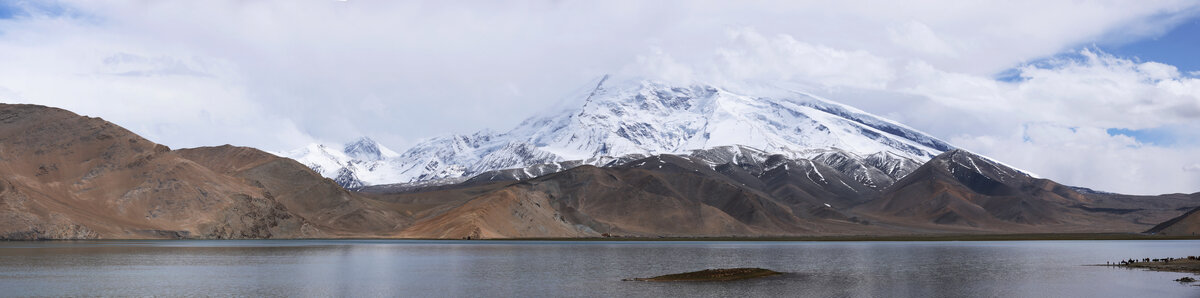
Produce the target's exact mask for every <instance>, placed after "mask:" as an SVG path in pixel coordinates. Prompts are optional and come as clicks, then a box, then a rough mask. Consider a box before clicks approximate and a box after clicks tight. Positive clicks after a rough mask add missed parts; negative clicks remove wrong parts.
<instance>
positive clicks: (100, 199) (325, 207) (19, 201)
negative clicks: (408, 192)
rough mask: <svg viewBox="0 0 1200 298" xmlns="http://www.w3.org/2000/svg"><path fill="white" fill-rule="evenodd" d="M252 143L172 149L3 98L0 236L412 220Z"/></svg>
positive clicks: (306, 233) (280, 232) (376, 225)
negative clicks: (257, 147) (6, 102)
mask: <svg viewBox="0 0 1200 298" xmlns="http://www.w3.org/2000/svg"><path fill="white" fill-rule="evenodd" d="M401 212H402V211H400V210H398V209H397V208H392V207H391V206H387V205H386V204H385V203H382V202H378V201H373V200H370V199H367V198H364V197H362V196H361V195H358V194H356V193H351V192H348V191H346V190H345V189H343V188H341V187H340V186H338V185H337V184H336V183H334V182H333V181H331V180H329V179H326V178H324V177H321V176H320V175H319V174H317V173H315V172H313V171H312V170H311V169H309V168H308V167H307V166H304V165H301V164H299V163H297V162H295V161H293V160H290V159H285V158H279V157H276V156H274V155H272V154H269V153H266V152H263V151H259V150H257V149H253V148H245V147H233V146H220V147H205V148H193V149H183V150H174V151H172V150H170V149H168V148H167V147H166V146H162V145H158V144H155V143H153V142H151V141H149V140H146V139H143V138H141V137H140V136H138V135H136V134H133V133H132V132H130V131H128V130H125V129H124V128H121V127H119V126H117V125H114V124H112V123H110V122H107V121H104V120H102V119H99V118H89V117H82V116H79V115H76V114H74V113H71V112H68V111H65V110H61V109H56V108H49V107H43V106H35V105H7V104H4V105H0V214H3V216H0V239H92V238H202V239H210V238H217V239H231V238H254V239H258V238H304V237H338V236H356V237H368V236H388V235H391V234H394V233H395V232H396V231H397V230H399V229H400V228H402V227H404V226H405V225H407V224H408V223H409V222H411V218H410V217H408V216H407V215H403V214H401Z"/></svg>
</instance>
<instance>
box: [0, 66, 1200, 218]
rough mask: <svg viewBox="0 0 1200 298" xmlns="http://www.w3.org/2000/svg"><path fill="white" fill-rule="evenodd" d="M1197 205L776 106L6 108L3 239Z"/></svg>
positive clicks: (1077, 211)
mask: <svg viewBox="0 0 1200 298" xmlns="http://www.w3.org/2000/svg"><path fill="white" fill-rule="evenodd" d="M1198 206H1200V193H1194V194H1167V195H1160V196H1131V195H1121V194H1112V193H1104V192H1097V191H1092V190H1088V189H1084V188H1077V187H1071V186H1066V185H1062V184H1059V183H1056V182H1054V181H1051V180H1048V179H1042V178H1039V177H1036V176H1034V175H1032V174H1029V173H1027V172H1025V171H1022V170H1019V169H1016V168H1013V167H1010V166H1007V165H1005V164H1003V163H1000V162H998V161H995V160H992V159H990V158H987V157H984V156H980V155H977V154H974V153H971V152H968V151H966V150H962V149H958V148H955V147H953V146H951V145H949V144H947V143H945V142H942V141H940V140H937V139H936V138H933V137H931V136H929V135H926V134H924V133H921V132H919V131H916V130H914V129H911V128H908V127H906V126H903V125H901V124H898V123H895V122H892V121H890V120H886V119H883V118H881V117H878V116H873V115H870V114H868V113H866V112H863V111H860V110H857V109H854V108H852V107H848V106H845V105H841V104H837V103H834V102H832V101H829V100H826V99H822V98H819V97H816V96H813V95H810V94H807V93H804V92H801V91H794V90H789V89H786V88H778V87H774V86H750V87H747V86H738V87H717V86H713V85H707V84H691V85H684V86H677V85H672V84H667V83H663V82H655V81H649V80H640V79H623V80H618V79H613V78H608V77H605V78H603V79H600V80H597V82H595V84H592V85H590V86H589V88H587V89H585V90H584V91H581V92H580V93H579V94H577V95H575V96H572V97H570V98H568V100H566V101H564V103H562V104H560V107H557V108H554V109H550V110H549V111H548V112H546V113H543V114H542V115H538V116H535V117H532V118H530V119H528V120H526V121H524V122H522V123H521V124H520V125H518V126H517V127H516V128H514V129H512V130H509V131H507V132H504V133H492V132H488V131H483V132H478V133H474V134H470V135H455V136H447V137H440V138H433V139H428V140H425V141H422V142H420V143H418V144H416V145H414V146H412V147H411V148H409V149H407V150H404V151H399V152H397V151H392V150H390V149H388V148H386V147H384V146H381V145H380V144H378V143H377V142H375V141H373V140H371V139H369V138H361V139H359V140H356V141H354V142H351V143H349V144H345V145H333V144H311V145H309V146H306V147H304V148H300V149H297V150H293V151H289V152H281V153H275V154H272V153H267V152H264V151H261V150H258V149H254V148H248V147H237V146H230V145H224V146H216V147H201V148H188V149H177V150H171V149H170V148H167V147H166V146H163V145H159V144H155V143H153V142H152V141H150V140H146V139H144V138H141V137H140V136H138V135H136V134H134V133H132V132H130V131H128V130H125V129H124V128H121V127H119V126H117V125H115V124H112V123H110V122H107V121H104V120H103V119H99V118H91V117H85V116H79V115H76V114H74V113H72V112H69V111H66V110H62V109H57V108H51V107H43V106H35V105H8V104H0V213H2V214H4V216H3V217H0V239H95V238H101V239H114V238H115V239H128V238H200V239H230V238H238V239H240V238H344V237H353V238H439V239H447V238H448V239H462V238H467V239H477V238H547V237H548V238H558V237H602V236H633V237H673V236H678V237H713V236H734V237H762V236H813V235H914V234H946V233H953V234H962V233H968V234H995V233H1137V232H1150V233H1158V234H1165V235H1190V234H1193V233H1195V232H1196V230H1197V228H1198V226H1197V225H1196V218H1197V216H1196V214H1197V212H1196V211H1195V210H1196V209H1195V208H1198Z"/></svg>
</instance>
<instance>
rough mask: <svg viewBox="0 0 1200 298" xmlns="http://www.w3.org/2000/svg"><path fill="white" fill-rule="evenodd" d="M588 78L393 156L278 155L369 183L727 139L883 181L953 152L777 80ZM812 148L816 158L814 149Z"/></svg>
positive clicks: (596, 160)
mask: <svg viewBox="0 0 1200 298" xmlns="http://www.w3.org/2000/svg"><path fill="white" fill-rule="evenodd" d="M592 86H594V87H591V88H588V89H586V90H585V91H583V92H580V93H579V94H577V95H575V96H572V97H570V98H568V99H567V100H566V101H564V103H563V104H560V106H559V107H558V108H556V109H552V110H551V111H549V112H547V113H543V114H541V115H537V116H534V117H531V118H529V119H527V120H525V121H524V122H522V123H521V124H520V125H518V126H517V127H516V128H514V129H512V130H509V131H508V132H503V133H496V132H492V131H486V130H485V131H481V132H477V133H474V134H470V135H451V136H445V137H437V138H432V139H428V140H425V141H423V142H420V143H418V144H416V145H415V146H413V147H412V148H410V149H408V150H406V151H404V152H403V153H400V154H397V155H395V156H393V155H390V154H387V153H385V152H383V150H385V149H380V150H379V153H375V151H373V150H371V148H382V147H379V146H378V144H375V143H374V142H367V143H369V144H368V145H369V146H363V147H359V146H356V144H357V143H352V144H348V145H346V146H337V147H335V146H328V145H310V146H308V147H306V148H303V149H300V150H296V151H293V152H288V153H286V154H285V156H287V157H292V158H295V159H297V160H300V161H301V162H302V163H305V164H308V165H310V166H313V167H314V169H318V172H321V174H322V175H325V176H326V177H331V178H335V179H338V180H342V179H339V177H343V178H345V179H344V180H346V181H348V182H352V181H355V180H357V181H360V182H361V183H362V184H364V185H373V184H383V183H410V182H420V181H429V180H434V179H444V178H459V179H465V178H469V177H470V176H473V175H476V174H479V173H484V172H488V171H493V170H499V169H515V168H525V167H534V168H535V169H538V170H536V171H535V172H543V171H549V172H554V171H556V170H555V168H562V167H564V166H567V167H569V166H574V165H579V164H593V165H603V164H604V163H611V162H612V161H613V160H614V158H613V157H622V156H627V155H642V156H648V155H654V154H684V155H686V154H691V153H692V152H693V151H695V150H700V149H710V148H716V147H722V146H737V147H739V148H740V147H748V148H754V149H757V150H761V151H762V152H767V153H770V154H783V155H785V156H789V157H792V158H808V159H816V160H821V161H822V162H825V161H828V162H831V163H837V162H844V161H846V160H849V159H847V158H844V157H843V158H838V157H837V156H834V155H831V154H832V153H830V152H835V151H836V152H841V153H842V154H843V155H846V156H853V157H854V158H853V160H854V161H855V162H856V163H864V162H866V161H867V160H874V161H875V162H876V163H880V164H879V165H877V166H871V167H862V165H861V164H847V165H844V167H855V168H859V169H862V171H863V173H861V174H860V175H858V176H857V177H856V178H855V179H862V180H863V181H864V182H869V181H873V180H872V179H885V180H893V179H894V178H885V177H893V176H895V174H896V173H894V172H893V173H882V172H883V171H882V170H880V169H886V168H887V167H888V166H892V167H893V168H897V169H898V167H896V165H897V164H898V163H905V161H904V160H908V161H907V162H910V163H911V162H924V161H926V160H929V159H930V158H932V157H933V156H936V155H937V154H939V153H941V152H943V151H946V150H951V149H954V148H953V147H952V146H950V145H949V144H947V143H945V142H942V141H940V140H938V139H936V138H933V137H931V136H929V135H926V134H924V133H921V132H919V131H916V130H914V129H911V128H908V127H906V126H904V125H901V124H898V123H895V122H892V121H890V120H886V119H883V118H881V117H878V116H874V115H871V114H868V113H866V112H863V111H861V110H858V109H855V108H852V107H849V106H845V105H842V104H838V103H835V102H832V101H829V100H826V99H823V98H820V97H817V96H815V95H812V94H809V93H805V92H802V91H795V90H789V89H786V88H778V87H771V86H766V87H763V86H751V87H746V86H737V87H731V86H725V87H722V86H714V85H707V84H686V85H676V84H669V83H664V82H659V81H653V80H644V79H616V78H610V77H608V76H606V77H604V78H602V79H600V80H598V81H597V82H596V83H595V84H594V85H592ZM365 140H368V141H369V139H365ZM359 143H361V142H359ZM831 150H835V151H831ZM351 152H355V153H353V154H352V153H351ZM822 154H825V155H827V156H826V157H825V158H824V159H820V158H818V156H819V155H822ZM565 161H573V162H571V163H563V162H565ZM545 164H549V166H546V165H545ZM539 165H543V166H539ZM342 168H345V169H347V170H348V171H341V169H342ZM903 168H905V169H910V168H915V167H909V166H908V165H905V167H903ZM339 171H341V172H343V173H342V174H343V175H339V173H338V172H339ZM531 174H533V173H531ZM881 175H882V176H881ZM349 176H357V179H351V178H350V177H349ZM887 183H888V184H890V181H889V182H887ZM344 185H345V184H344Z"/></svg>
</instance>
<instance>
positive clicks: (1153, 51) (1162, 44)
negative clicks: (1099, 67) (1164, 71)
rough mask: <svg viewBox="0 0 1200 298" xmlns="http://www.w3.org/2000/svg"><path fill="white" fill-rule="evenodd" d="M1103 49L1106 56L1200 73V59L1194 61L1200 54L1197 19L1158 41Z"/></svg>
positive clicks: (1175, 29)
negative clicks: (1128, 58) (1162, 64)
mask: <svg viewBox="0 0 1200 298" xmlns="http://www.w3.org/2000/svg"><path fill="white" fill-rule="evenodd" d="M1103 47H1104V50H1105V51H1106V52H1108V53H1110V54H1113V55H1116V56H1121V57H1138V58H1140V60H1141V61H1143V62H1144V61H1154V62H1159V63H1165V64H1170V65H1174V66H1175V67H1178V68H1179V70H1180V71H1181V72H1184V73H1187V72H1191V71H1200V59H1196V54H1197V53H1200V18H1192V19H1191V20H1188V21H1186V22H1184V23H1182V24H1179V25H1178V26H1176V27H1175V28H1172V29H1171V31H1168V32H1167V33H1166V34H1163V36H1159V37H1157V38H1148V39H1144V40H1140V41H1137V42H1133V43H1128V44H1124V45H1116V46H1113V45H1109V46H1103Z"/></svg>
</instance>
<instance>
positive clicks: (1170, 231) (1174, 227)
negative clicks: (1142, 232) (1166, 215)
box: [1146, 193, 1200, 236]
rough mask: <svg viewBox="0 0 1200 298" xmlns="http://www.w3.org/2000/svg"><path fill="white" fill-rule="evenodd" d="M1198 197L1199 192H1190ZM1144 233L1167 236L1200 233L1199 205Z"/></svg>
mask: <svg viewBox="0 0 1200 298" xmlns="http://www.w3.org/2000/svg"><path fill="white" fill-rule="evenodd" d="M1192 196H1193V197H1195V198H1196V199H1200V193H1195V194H1192ZM1146 233H1150V234H1157V235H1168V236H1195V235H1196V234H1198V233H1200V207H1196V208H1193V209H1192V210H1189V211H1188V212H1187V213H1184V214H1183V215H1180V216H1178V217H1175V218H1172V219H1169V220H1167V221H1165V222H1163V223H1161V224H1158V225H1156V226H1154V227H1153V228H1150V230H1147V231H1146Z"/></svg>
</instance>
